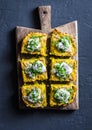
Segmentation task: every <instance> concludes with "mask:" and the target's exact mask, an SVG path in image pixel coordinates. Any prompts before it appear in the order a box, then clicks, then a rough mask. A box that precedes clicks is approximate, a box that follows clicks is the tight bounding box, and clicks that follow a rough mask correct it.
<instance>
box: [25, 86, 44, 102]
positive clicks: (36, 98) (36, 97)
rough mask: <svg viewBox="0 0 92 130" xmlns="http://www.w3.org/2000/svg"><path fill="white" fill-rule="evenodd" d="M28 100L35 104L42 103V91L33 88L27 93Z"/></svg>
mask: <svg viewBox="0 0 92 130" xmlns="http://www.w3.org/2000/svg"><path fill="white" fill-rule="evenodd" d="M26 99H27V100H28V101H29V102H31V103H33V104H35V103H40V102H41V101H42V100H43V98H42V96H41V90H40V89H38V88H33V89H32V90H31V91H29V92H28V93H27V97H26Z"/></svg>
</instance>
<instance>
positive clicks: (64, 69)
mask: <svg viewBox="0 0 92 130" xmlns="http://www.w3.org/2000/svg"><path fill="white" fill-rule="evenodd" d="M53 73H54V74H55V75H56V76H57V77H59V78H60V79H62V78H67V77H69V76H70V74H71V73H72V68H71V67H70V66H69V65H68V64H67V63H65V62H60V63H56V64H55V66H54V69H53Z"/></svg>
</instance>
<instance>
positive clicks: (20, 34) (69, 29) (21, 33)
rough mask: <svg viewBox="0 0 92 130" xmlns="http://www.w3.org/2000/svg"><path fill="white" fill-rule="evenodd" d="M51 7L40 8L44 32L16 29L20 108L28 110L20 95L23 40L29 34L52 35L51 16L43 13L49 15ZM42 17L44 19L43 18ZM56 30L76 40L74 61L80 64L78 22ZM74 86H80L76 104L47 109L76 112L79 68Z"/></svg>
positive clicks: (24, 28) (77, 106)
mask: <svg viewBox="0 0 92 130" xmlns="http://www.w3.org/2000/svg"><path fill="white" fill-rule="evenodd" d="M50 9H51V8H50V6H42V7H41V6H40V7H39V15H40V20H41V29H42V30H39V29H33V28H26V27H20V26H17V27H16V40H17V45H16V49H17V70H18V85H19V86H18V87H19V101H20V103H19V105H20V108H24V109H25V108H26V107H25V105H24V104H23V102H22V100H21V93H20V88H21V86H22V84H23V81H22V78H21V77H22V76H21V68H20V62H19V61H20V60H21V58H22V57H21V54H20V48H21V42H22V40H23V38H24V37H25V36H26V35H27V34H28V33H29V32H45V33H47V34H49V33H51V31H52V30H53V29H54V28H52V29H51V25H50V23H49V22H51V20H50V15H48V16H47V17H44V16H43V15H44V14H43V11H47V12H48V13H47V14H49V11H50ZM41 16H42V17H41ZM47 18H49V20H47V21H48V24H47V22H46V23H44V21H45V20H46V19H47ZM55 28H56V29H58V30H59V31H61V32H66V33H69V34H70V35H73V36H74V37H75V39H76V46H77V54H76V56H75V57H72V58H73V59H75V60H77V62H78V30H77V28H78V27H77V21H73V22H70V23H68V24H65V25H61V26H59V27H55ZM74 84H76V85H77V86H78V88H77V95H76V98H75V100H74V102H73V103H72V104H69V105H67V106H66V107H58V108H57V107H53V108H51V107H49V106H47V107H46V109H60V110H76V109H79V94H78V92H79V84H78V66H77V81H76V82H74Z"/></svg>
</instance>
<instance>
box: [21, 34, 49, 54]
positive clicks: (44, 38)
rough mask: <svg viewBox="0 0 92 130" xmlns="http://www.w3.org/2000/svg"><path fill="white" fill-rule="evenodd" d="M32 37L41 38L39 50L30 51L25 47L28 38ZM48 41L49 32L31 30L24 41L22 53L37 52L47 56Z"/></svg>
mask: <svg viewBox="0 0 92 130" xmlns="http://www.w3.org/2000/svg"><path fill="white" fill-rule="evenodd" d="M32 37H36V38H39V40H40V44H41V47H40V50H39V51H28V50H26V49H25V47H26V45H27V42H28V40H29V39H30V38H32ZM46 41H47V34H45V33H39V32H30V33H29V34H28V35H27V36H26V37H25V38H24V39H23V41H22V45H21V53H24V54H31V55H35V54H37V55H42V56H46V46H47V45H46Z"/></svg>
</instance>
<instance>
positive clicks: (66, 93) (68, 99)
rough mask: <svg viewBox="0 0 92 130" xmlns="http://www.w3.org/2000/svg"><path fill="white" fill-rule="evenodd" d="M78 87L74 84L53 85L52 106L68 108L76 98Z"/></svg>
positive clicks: (51, 92)
mask: <svg viewBox="0 0 92 130" xmlns="http://www.w3.org/2000/svg"><path fill="white" fill-rule="evenodd" d="M76 90H77V87H76V86H75V85H74V84H51V90H50V106H51V107H53V106H66V105H68V104H70V103H72V102H73V101H74V99H75V97H76Z"/></svg>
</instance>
